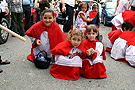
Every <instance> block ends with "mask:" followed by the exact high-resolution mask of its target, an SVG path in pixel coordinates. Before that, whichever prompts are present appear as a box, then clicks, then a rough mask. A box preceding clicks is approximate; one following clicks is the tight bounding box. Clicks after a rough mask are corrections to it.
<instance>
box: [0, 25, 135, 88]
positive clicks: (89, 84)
mask: <svg viewBox="0 0 135 90" xmlns="http://www.w3.org/2000/svg"><path fill="white" fill-rule="evenodd" d="M110 31H111V27H109V26H103V25H102V24H101V26H100V34H102V35H103V43H104V45H105V47H106V43H107V34H108V33H109V32H110ZM24 38H26V39H27V40H26V42H23V41H21V40H20V39H18V38H16V37H11V35H10V36H9V38H8V41H7V42H6V43H5V44H2V45H0V55H1V56H2V59H7V60H10V61H11V64H10V65H0V69H2V70H3V72H2V73H0V90H135V68H133V67H131V66H129V65H128V64H127V63H123V62H118V61H114V60H113V59H112V58H111V57H110V54H109V53H107V52H106V56H107V60H106V61H105V66H106V69H107V76H108V77H107V78H106V79H86V78H84V77H80V78H79V80H77V81H68V80H61V79H55V78H53V77H52V75H51V74H50V71H49V70H50V68H51V66H50V67H49V68H48V69H37V68H35V66H34V64H33V63H31V62H29V61H28V60H27V55H28V54H30V48H31V41H30V39H29V38H28V37H27V36H25V37H24Z"/></svg>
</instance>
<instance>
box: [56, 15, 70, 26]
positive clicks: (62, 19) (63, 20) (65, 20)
mask: <svg viewBox="0 0 135 90" xmlns="http://www.w3.org/2000/svg"><path fill="white" fill-rule="evenodd" d="M56 22H57V23H58V24H61V25H69V24H70V19H69V17H68V15H66V13H62V14H58V16H57V17H56Z"/></svg>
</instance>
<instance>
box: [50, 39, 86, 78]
mask: <svg viewBox="0 0 135 90" xmlns="http://www.w3.org/2000/svg"><path fill="white" fill-rule="evenodd" d="M72 48H73V46H72V44H71V42H70V41H69V40H67V41H64V42H62V43H59V44H58V45H57V46H56V47H55V48H53V49H52V50H51V53H52V54H54V55H63V56H68V54H69V51H70V50H71V49H72ZM77 48H78V49H80V50H82V51H83V53H84V52H85V51H86V50H85V49H84V45H83V44H80V45H79V46H78V47H77ZM83 55H84V54H82V55H81V56H80V57H81V58H83ZM79 69H80V67H71V66H64V65H57V64H53V66H52V67H51V69H50V73H51V74H52V75H53V77H55V78H58V79H66V80H77V79H79V77H80V72H79Z"/></svg>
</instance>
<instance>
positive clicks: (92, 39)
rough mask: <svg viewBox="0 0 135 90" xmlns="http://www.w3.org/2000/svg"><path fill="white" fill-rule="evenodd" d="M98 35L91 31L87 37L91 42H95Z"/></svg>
mask: <svg viewBox="0 0 135 90" xmlns="http://www.w3.org/2000/svg"><path fill="white" fill-rule="evenodd" d="M97 35H98V33H96V32H93V30H92V29H91V31H90V32H87V33H86V36H87V37H88V39H89V40H90V41H95V40H96V36H97Z"/></svg>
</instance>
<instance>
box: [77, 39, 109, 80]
mask: <svg viewBox="0 0 135 90" xmlns="http://www.w3.org/2000/svg"><path fill="white" fill-rule="evenodd" d="M96 42H99V41H98V40H96V41H89V40H88V39H86V40H85V41H84V44H85V48H86V50H88V49H90V48H93V49H95V48H96ZM101 55H102V56H103V60H106V56H105V50H104V47H103V52H102V54H101ZM96 57H97V53H96V52H95V54H94V56H93V57H88V59H90V60H91V61H93V60H94V59H95V58H96ZM86 59H87V58H86ZM80 73H81V75H82V76H84V77H86V78H107V75H106V68H105V66H104V64H103V63H100V62H98V63H96V64H93V65H91V64H90V63H89V61H88V60H83V66H82V68H81V69H80Z"/></svg>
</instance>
